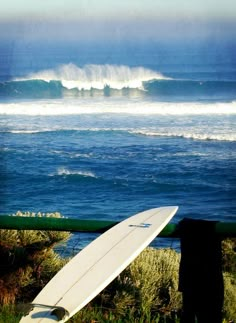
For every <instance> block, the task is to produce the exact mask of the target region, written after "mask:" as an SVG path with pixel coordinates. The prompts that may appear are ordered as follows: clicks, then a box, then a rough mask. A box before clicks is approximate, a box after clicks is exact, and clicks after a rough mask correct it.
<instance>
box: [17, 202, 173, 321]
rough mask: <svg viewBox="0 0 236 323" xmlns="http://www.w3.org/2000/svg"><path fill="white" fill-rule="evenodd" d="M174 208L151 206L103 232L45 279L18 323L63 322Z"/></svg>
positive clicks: (102, 285)
mask: <svg viewBox="0 0 236 323" xmlns="http://www.w3.org/2000/svg"><path fill="white" fill-rule="evenodd" d="M177 209H178V207H176V206H172V207H161V208H156V209H151V210H148V211H145V212H142V213H139V214H137V215H134V216H132V217H130V218H128V219H126V220H124V221H122V222H121V223H119V224H117V225H116V226H114V227H112V228H111V229H110V230H108V231H106V232H105V233H103V234H102V235H101V236H99V237H98V238H97V239H95V240H94V241H93V242H91V243H90V244H89V245H88V246H87V247H85V248H84V249H83V250H82V251H80V252H79V253H78V254H77V255H76V256H75V257H74V258H73V259H72V260H71V261H70V262H69V263H68V264H67V265H65V266H64V267H63V268H62V269H61V270H60V271H59V272H58V273H57V274H56V275H55V276H54V277H53V278H52V279H51V280H50V281H49V283H48V284H47V285H46V286H45V287H44V288H43V290H42V291H41V292H40V293H39V294H38V296H37V297H36V298H35V299H34V301H33V303H32V304H31V305H32V308H31V311H30V312H29V314H28V315H27V316H24V317H23V318H22V319H21V321H20V323H29V322H34V323H36V322H37V323H39V322H40V323H52V322H66V321H67V320H68V319H69V318H70V317H72V316H73V315H74V314H75V313H77V312H78V311H79V310H80V309H82V308H83V307H84V306H85V305H86V304H88V303H89V302H90V301H91V300H92V299H93V298H94V297H95V296H97V294H99V293H100V292H101V291H102V290H103V289H104V288H105V287H106V286H107V285H108V284H109V283H110V282H111V281H112V280H113V279H115V278H116V277H117V276H118V275H119V274H120V273H121V272H122V271H123V270H124V269H125V268H126V267H127V266H128V265H129V264H130V263H131V262H132V261H133V260H134V259H135V258H136V257H137V256H138V255H139V254H140V252H141V251H143V250H144V248H145V247H147V246H148V245H149V244H150V243H151V241H152V240H153V239H154V238H155V237H156V236H157V235H158V234H159V232H160V231H161V230H162V229H163V228H164V227H165V226H166V224H167V223H168V222H169V221H170V220H171V218H172V217H173V216H174V214H175V213H176V211H177Z"/></svg>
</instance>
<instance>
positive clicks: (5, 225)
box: [0, 215, 236, 238]
mask: <svg viewBox="0 0 236 323" xmlns="http://www.w3.org/2000/svg"><path fill="white" fill-rule="evenodd" d="M118 223H119V222H114V221H98V220H79V219H68V218H53V217H25V216H6V215H2V216H0V229H12V230H13V229H15V230H49V231H71V232H98V233H102V232H105V231H106V230H108V229H110V228H111V227H113V226H114V225H116V224H118ZM215 231H216V233H217V234H218V235H219V236H222V237H236V222H216V224H215ZM158 236H159V237H174V238H178V237H179V233H178V224H172V223H169V224H167V225H166V227H165V228H164V229H163V230H162V231H161V232H160V234H159V235H158Z"/></svg>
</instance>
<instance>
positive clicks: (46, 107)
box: [0, 98, 236, 116]
mask: <svg viewBox="0 0 236 323" xmlns="http://www.w3.org/2000/svg"><path fill="white" fill-rule="evenodd" d="M104 113H105V114H107V113H109V114H110V113H112V114H133V115H220V114H222V115H235V114H236V101H232V102H220V103H219V102H217V103H198V102H152V101H143V100H141V101H136V100H127V99H126V100H122V99H120V100H115V99H109V98H108V99H103V100H94V99H89V98H88V99H83V100H82V99H81V100H53V101H50V100H48V101H30V102H28V101H27V102H14V103H0V114H2V115H29V116H30V115H31V116H39V115H40V116H53V115H81V114H104Z"/></svg>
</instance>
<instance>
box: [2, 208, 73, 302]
mask: <svg viewBox="0 0 236 323" xmlns="http://www.w3.org/2000/svg"><path fill="white" fill-rule="evenodd" d="M13 216H26V217H35V216H38V217H44V216H45V217H61V215H60V214H59V213H46V214H42V213H37V214H35V213H30V212H25V213H22V212H17V213H16V214H13ZM69 236H70V234H69V233H67V232H53V231H39V230H0V257H1V263H2V265H1V266H0V290H1V293H0V305H7V304H14V303H15V302H18V301H21V302H22V301H31V300H32V299H33V298H34V296H35V295H37V293H38V292H39V291H40V289H42V287H43V286H44V285H45V284H46V283H47V282H48V281H49V280H50V279H51V278H52V277H53V275H54V274H55V273H56V272H57V271H58V270H59V269H60V268H61V267H62V266H63V265H64V264H65V262H66V261H65V260H64V259H62V258H61V257H59V256H58V255H57V254H56V253H55V252H54V251H53V247H54V246H55V244H56V243H58V242H62V241H65V240H67V239H68V238H69ZM49 264H50V265H49Z"/></svg>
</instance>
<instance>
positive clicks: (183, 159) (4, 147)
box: [0, 48, 236, 222]
mask: <svg viewBox="0 0 236 323" xmlns="http://www.w3.org/2000/svg"><path fill="white" fill-rule="evenodd" d="M8 50H9V49H8ZM56 53H57V54H58V55H55V54H56ZM59 54H60V55H59ZM172 54H173V52H169V53H168V55H166V57H165V58H166V59H165V62H164V63H163V57H162V60H160V57H161V56H160V55H159V56H158V55H157V56H156V57H155V59H154V58H153V56H152V55H151V54H150V57H149V58H150V59H148V53H142V55H141V54H140V56H136V61H132V60H131V58H130V57H128V58H127V57H124V56H122V55H121V54H120V56H119V53H118V54H117V55H116V56H112V59H110V60H109V59H108V64H107V63H105V61H106V57H107V56H106V55H105V53H100V55H97V53H96V52H91V51H90V52H89V54H88V55H87V59H85V55H81V57H80V56H79V55H74V54H73V52H70V51H69V50H66V49H65V50H64V51H62V49H60V51H59V52H58V51H57V49H55V48H54V49H52V48H50V49H48V51H44V52H43V54H41V56H40V54H37V56H36V57H35V59H34V58H33V55H31V52H22V51H16V52H14V55H13V57H12V60H11V68H9V69H8V70H7V69H6V68H5V69H2V74H1V83H0V114H1V121H0V126H1V128H0V129H1V132H0V138H1V151H0V154H1V186H0V196H1V214H12V213H15V212H17V211H18V210H21V211H34V212H38V211H41V212H54V211H58V212H61V213H62V214H63V215H64V216H67V217H76V218H81V219H107V220H115V221H117V220H122V219H124V218H126V217H128V216H130V215H133V214H135V213H137V212H140V211H143V210H146V209H149V208H153V207H158V206H167V205H178V206H179V211H178V213H177V215H176V216H175V218H174V221H175V222H177V221H179V220H180V219H181V218H183V217H192V218H201V219H212V220H213V219H214V220H220V221H235V215H236V199H235V196H236V172H235V170H236V152H235V148H236V73H235V72H236V62H235V61H234V62H233V61H229V60H226V61H225V62H224V60H222V57H223V55H222V56H221V58H220V60H218V59H217V57H214V59H213V60H210V59H207V60H205V61H202V60H201V57H200V56H199V58H198V59H197V58H196V57H195V58H194V62H193V58H192V56H191V55H190V53H189V56H188V57H187V58H188V59H187V61H186V60H185V61H183V57H182V55H181V53H179V56H178V55H177V56H175V60H173V56H172ZM27 55H28V56H27ZM53 55H54V56H53ZM96 55H97V56H96ZM153 55H154V54H153ZM185 55H186V54H185ZM6 57H7V55H6V52H4V51H1V61H2V62H4V60H5V61H6ZM53 57H54V58H55V59H53ZM27 58H28V60H27ZM131 61H132V62H133V63H132V64H131ZM142 61H143V63H142ZM148 62H150V64H149V65H148ZM168 62H169V64H168ZM186 66H188V68H187V67H186Z"/></svg>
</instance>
